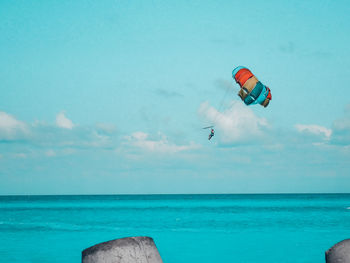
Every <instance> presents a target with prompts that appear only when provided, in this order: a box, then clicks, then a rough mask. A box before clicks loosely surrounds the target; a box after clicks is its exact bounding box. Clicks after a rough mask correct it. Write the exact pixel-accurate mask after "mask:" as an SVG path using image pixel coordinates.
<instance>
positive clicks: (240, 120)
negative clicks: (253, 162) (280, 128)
mask: <svg viewBox="0 0 350 263" xmlns="http://www.w3.org/2000/svg"><path fill="white" fill-rule="evenodd" d="M198 113H199V115H200V116H202V117H204V119H205V120H206V122H207V123H208V124H212V125H215V128H216V130H218V131H220V133H219V134H220V140H221V142H222V143H224V144H226V143H242V142H251V141H254V140H256V139H257V138H261V137H262V136H264V131H265V130H266V128H268V127H269V124H268V122H267V120H266V119H265V118H260V117H258V116H256V115H255V114H254V112H253V111H252V110H251V108H250V107H247V106H245V105H243V104H242V103H241V102H238V101H233V102H232V106H231V107H230V108H229V109H227V110H226V111H224V112H219V111H218V110H217V109H215V108H214V107H212V106H210V105H209V103H208V102H204V103H202V104H201V105H200V107H199V110H198Z"/></svg>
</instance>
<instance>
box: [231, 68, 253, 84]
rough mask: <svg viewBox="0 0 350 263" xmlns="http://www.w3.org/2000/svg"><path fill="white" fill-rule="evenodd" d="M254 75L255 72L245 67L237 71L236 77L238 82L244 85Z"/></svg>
mask: <svg viewBox="0 0 350 263" xmlns="http://www.w3.org/2000/svg"><path fill="white" fill-rule="evenodd" d="M253 76H254V75H253V73H251V72H250V70H249V69H247V68H243V69H241V70H239V71H238V72H237V73H236V76H235V79H236V82H238V84H239V85H240V86H241V87H243V85H244V83H245V82H246V81H247V80H248V79H250V78H251V77H253Z"/></svg>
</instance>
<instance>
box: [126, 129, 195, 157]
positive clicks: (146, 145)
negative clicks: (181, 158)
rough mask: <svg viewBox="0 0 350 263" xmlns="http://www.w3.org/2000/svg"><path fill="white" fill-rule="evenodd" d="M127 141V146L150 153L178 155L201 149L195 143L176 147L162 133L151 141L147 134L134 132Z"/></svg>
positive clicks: (127, 137)
mask: <svg viewBox="0 0 350 263" xmlns="http://www.w3.org/2000/svg"><path fill="white" fill-rule="evenodd" d="M125 139H126V141H127V145H129V146H133V147H136V148H139V149H142V150H145V151H149V152H159V153H176V152H181V151H187V150H192V149H197V148H198V147H199V146H198V145H196V144H194V143H190V144H189V145H176V144H174V143H171V142H169V141H168V139H167V137H166V136H165V135H163V134H161V133H159V134H158V138H157V139H155V138H153V139H151V138H150V136H149V135H148V134H147V133H144V132H134V133H132V134H131V135H130V136H126V137H125Z"/></svg>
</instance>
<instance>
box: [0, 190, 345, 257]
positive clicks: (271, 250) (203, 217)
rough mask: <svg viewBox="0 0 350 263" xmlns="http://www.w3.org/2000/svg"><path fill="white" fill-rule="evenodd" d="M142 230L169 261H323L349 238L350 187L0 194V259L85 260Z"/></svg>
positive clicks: (139, 233)
mask: <svg viewBox="0 0 350 263" xmlns="http://www.w3.org/2000/svg"><path fill="white" fill-rule="evenodd" d="M139 235H144V236H151V237H153V238H154V241H155V243H156V245H157V247H158V249H159V251H160V254H161V256H162V258H163V261H164V262H165V263H195V262H198V263H199V262H200V263H215V262H239V263H242V262H259V263H264V262H266V263H267V262H269V263H274V262H276V263H279V262H293V263H295V262H325V260H324V252H325V250H327V249H328V248H329V247H330V246H332V245H333V244H334V243H336V242H338V241H341V240H343V239H346V238H350V194H302V195H144V196H142V195H138V196H118V195H114V196H112V195H111V196H0V262H22V263H23V262H60V263H62V262H65V263H72V262H81V251H82V250H83V249H84V248H87V247H89V246H91V245H94V244H96V243H99V242H103V241H107V240H111V239H116V238H121V237H126V236H139Z"/></svg>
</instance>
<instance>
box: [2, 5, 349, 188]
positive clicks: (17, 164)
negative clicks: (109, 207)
mask: <svg viewBox="0 0 350 263" xmlns="http://www.w3.org/2000/svg"><path fill="white" fill-rule="evenodd" d="M349 12H350V4H349V3H348V1H341V0H338V1H328V0H321V1H320V0H317V1H314V0H311V1H301V0H300V1H299V0H293V1H259V0H253V1H248V2H244V1H231V0H230V1H225V0H222V1H220V0H219V1H203V0H201V1H182V0H179V1H168V0H162V1H154V0H149V1H139V0H133V1H126V0H118V1H112V0H103V1H82V0H77V1H65V0H60V1H54V0H52V1H27V0H23V1H21V0H16V1H1V2H0V92H1V93H0V94H1V95H0V182H1V183H0V195H13V194H21V195H29V194H186V193H194V194H199V193H323V192H327V193H333V192H334V193H337V192H342V193H343V192H349V189H350V97H349V96H348V93H349V91H348V89H349V84H348V77H349V76H350V46H349V42H350V32H349V28H350V17H349V15H348V14H349ZM240 65H243V66H246V67H248V68H249V69H250V70H251V71H252V72H253V73H254V74H255V75H256V76H257V77H258V79H259V80H260V81H261V82H262V83H264V84H265V85H267V86H269V87H270V89H271V92H272V101H271V102H270V104H269V106H268V107H267V108H263V107H261V106H260V105H254V106H249V107H248V106H246V105H244V103H242V101H241V100H240V99H239V97H238V96H237V92H238V90H239V88H238V86H237V84H236V83H235V82H234V80H233V79H232V76H231V72H232V70H233V69H234V68H235V67H236V66H240ZM210 125H214V126H215V136H214V137H213V139H212V140H211V141H208V135H209V132H210V131H209V130H205V129H202V127H205V126H210Z"/></svg>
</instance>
